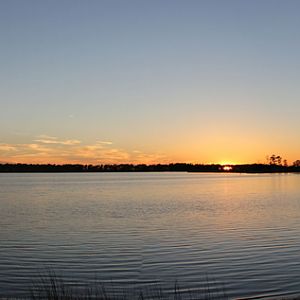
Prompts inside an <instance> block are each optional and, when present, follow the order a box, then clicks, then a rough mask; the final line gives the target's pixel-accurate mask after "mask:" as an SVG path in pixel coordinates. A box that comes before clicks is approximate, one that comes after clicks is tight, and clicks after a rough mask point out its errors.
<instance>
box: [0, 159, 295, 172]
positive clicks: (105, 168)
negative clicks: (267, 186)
mask: <svg viewBox="0 0 300 300" xmlns="http://www.w3.org/2000/svg"><path fill="white" fill-rule="evenodd" d="M297 162H299V161H297ZM0 172H2V173H13V172H19V173H21V172H23V173H26V172H27V173H30V172H47V173H51V172H53V173H62V172H235V173H274V172H300V163H299V164H298V163H296V164H295V163H294V164H293V165H292V166H287V165H281V164H244V165H231V166H227V167H224V166H222V165H219V164H210V165H205V164H187V163H174V164H173V163H172V164H152V165H146V164H136V165H135V164H103V165H84V164H64V165H56V164H0Z"/></svg>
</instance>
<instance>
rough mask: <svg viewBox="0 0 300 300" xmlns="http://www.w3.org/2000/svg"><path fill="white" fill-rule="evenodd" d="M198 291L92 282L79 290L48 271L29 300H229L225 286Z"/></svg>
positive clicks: (34, 287)
mask: <svg viewBox="0 0 300 300" xmlns="http://www.w3.org/2000/svg"><path fill="white" fill-rule="evenodd" d="M201 286H204V288H201V289H200V288H199V289H197V290H187V289H183V288H181V286H180V285H179V283H178V282H177V281H176V282H175V283H174V286H173V289H172V291H168V292H165V291H166V290H165V289H164V288H163V287H162V286H161V285H160V284H157V285H156V286H149V287H145V288H143V289H141V288H140V287H133V288H130V289H121V288H120V287H118V286H117V285H116V284H115V283H110V284H107V283H105V284H104V283H101V282H98V281H95V282H94V283H93V284H92V285H87V286H84V287H82V286H81V285H80V286H79V285H71V284H70V283H68V282H66V281H65V280H64V279H63V278H62V277H61V276H57V274H55V272H53V271H48V273H47V274H46V275H45V274H44V275H41V276H40V277H39V279H38V280H36V281H35V282H33V283H32V286H31V289H30V297H29V298H30V299H32V300H40V299H44V300H95V299H97V300H152V299H153V300H154V299H155V300H219V299H228V297H227V295H226V291H225V288H224V286H222V285H220V286H219V287H218V288H215V287H214V288H213V289H212V288H211V287H210V285H209V283H208V280H207V282H205V283H204V284H202V285H201Z"/></svg>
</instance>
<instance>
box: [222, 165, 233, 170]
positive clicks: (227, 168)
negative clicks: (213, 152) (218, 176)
mask: <svg viewBox="0 0 300 300" xmlns="http://www.w3.org/2000/svg"><path fill="white" fill-rule="evenodd" d="M222 168H223V170H224V171H231V170H232V166H223V167H222Z"/></svg>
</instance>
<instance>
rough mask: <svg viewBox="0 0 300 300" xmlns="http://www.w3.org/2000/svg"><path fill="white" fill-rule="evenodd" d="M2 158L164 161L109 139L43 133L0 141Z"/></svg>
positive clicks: (25, 160) (13, 160)
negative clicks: (29, 139) (87, 141)
mask: <svg viewBox="0 0 300 300" xmlns="http://www.w3.org/2000/svg"><path fill="white" fill-rule="evenodd" d="M0 158H1V161H5V162H11V163H55V164H63V163H80V164H120V163H135V164H138V163H147V164H149V163H157V162H165V161H166V157H165V156H163V155H161V154H155V153H144V152H142V151H139V150H135V151H126V150H124V149H121V148H118V147H115V146H114V145H113V143H112V142H110V141H96V142H95V143H92V144H84V143H82V142H81V141H79V140H76V139H58V138H57V137H52V136H46V135H41V136H38V137H37V138H36V139H34V140H33V141H32V142H31V143H23V144H20V143H19V144H13V143H11V144H10V143H0Z"/></svg>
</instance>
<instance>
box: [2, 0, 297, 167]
mask: <svg viewBox="0 0 300 300" xmlns="http://www.w3.org/2000/svg"><path fill="white" fill-rule="evenodd" d="M299 9H300V2H299V1H289V0H288V1H276V0H269V1H266V0H260V1H242V0H240V1H221V0H219V1H92V0H90V1H74V0H73V1H37V0H36V1H30V0H26V1H22V0H19V1H15V0H9V1H8V0H7V1H5V0H3V1H1V2H0V39H1V40H0V41H1V50H0V51H1V52H0V65H1V68H0V79H1V80H0V104H1V110H0V161H14V162H16V161H26V162H29V161H32V162H63V161H66V162H92V163H102V162H169V161H186V162H188V161H190V162H205V163H208V162H227V161H228V162H258V161H261V162H263V161H264V159H265V156H266V155H268V154H272V153H276V154H280V155H282V156H284V157H286V158H287V159H288V160H290V161H293V160H296V159H298V158H299V156H297V155H298V154H299V152H300V142H299V138H298V135H299V128H300V121H299V120H300V119H299V112H300V101H299V96H300V87H299V84H298V81H299V78H300V76H299V75H300V68H299V67H300V66H299V64H300V60H299V58H300V57H299V56H300V54H299V53H300V35H299V28H300V19H299V16H298V12H299ZM47 137H48V138H50V139H48V140H47ZM41 141H44V142H45V141H48V142H47V143H43V142H41ZM51 141H52V142H51ZM53 141H57V143H53ZM68 141H76V142H75V143H74V144H72V143H68ZM103 142H104V143H103ZM86 147H89V148H86ZM87 149H90V150H87ZM91 149H97V150H94V151H93V150H91Z"/></svg>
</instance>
